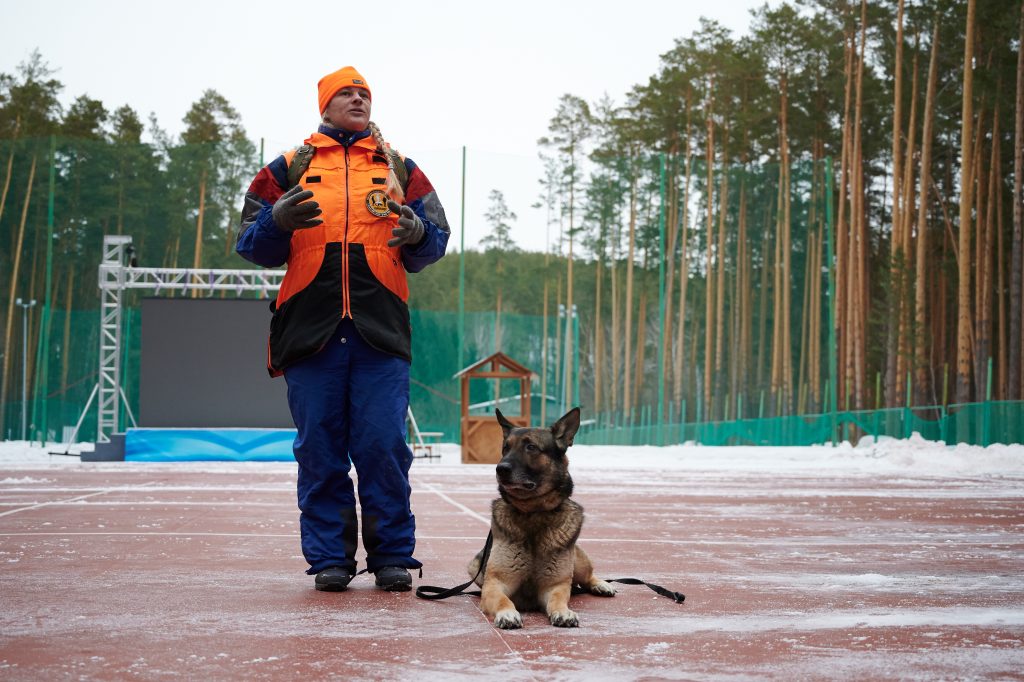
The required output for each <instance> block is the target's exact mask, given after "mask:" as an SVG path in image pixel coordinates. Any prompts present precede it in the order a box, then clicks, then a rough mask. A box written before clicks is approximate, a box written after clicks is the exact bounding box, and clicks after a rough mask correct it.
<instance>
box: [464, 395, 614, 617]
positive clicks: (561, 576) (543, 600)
mask: <svg viewBox="0 0 1024 682" xmlns="http://www.w3.org/2000/svg"><path fill="white" fill-rule="evenodd" d="M495 414H496V415H497V418H498V423H499V424H500V425H501V430H502V433H503V439H502V444H501V461H500V462H499V463H498V466H497V469H496V475H497V479H498V492H499V493H501V499H497V500H494V502H493V503H492V504H491V535H492V538H493V545H492V547H491V553H490V557H489V558H488V560H487V565H486V566H484V567H483V570H482V571H481V570H480V562H481V561H482V559H483V555H484V551H483V550H481V551H480V552H479V553H477V555H476V556H475V557H474V558H473V560H472V561H470V562H469V566H468V567H467V569H468V570H469V575H470V577H471V578H472V579H473V580H474V581H475V582H476V583H477V584H478V585H480V588H481V595H480V600H481V601H480V608H481V609H482V610H483V612H484V613H485V614H486V615H487V616H488V617H490V618H493V619H494V626H495V627H498V628H502V629H505V630H511V629H515V628H521V627H523V619H522V617H521V616H520V615H519V611H518V610H517V609H521V610H524V611H526V610H536V611H543V612H545V613H546V614H547V616H548V619H549V620H550V621H551V624H552V625H557V626H559V627H568V628H573V627H577V626H578V625H579V618H578V617H577V616H576V613H575V612H573V611H572V610H570V609H569V595H570V594H571V593H572V588H573V585H579V586H580V587H582V588H583V589H584V590H587V591H589V592H590V593H592V594H597V595H601V596H603V597H613V596H615V588H614V587H612V586H611V585H609V584H608V583H607V582H605V581H604V580H599V579H598V578H595V577H594V568H593V565H592V564H591V563H590V558H589V557H588V556H587V554H586V552H584V551H583V550H582V549H581V548H580V547H579V546H578V545H577V544H576V539H577V538H578V537H579V535H580V529H581V528H582V526H583V507H581V506H580V505H579V504H577V503H576V502H574V501H572V500H570V499H569V496H570V495H572V478H571V477H570V476H569V460H568V459H567V458H566V456H565V451H566V450H567V449H568V448H569V446H570V445H572V441H573V436H575V435H576V431H577V429H579V427H580V409H579V408H578V407H577V408H573V409H572V410H570V411H569V412H568V414H566V415H565V416H564V417H562V418H561V419H559V420H558V421H557V422H555V423H554V424H552V425H551V427H550V428H546V429H544V428H521V427H517V426H515V425H513V424H511V423H509V421H508V420H507V419H505V417H504V416H503V415H502V414H501V412H500V411H499V410H495Z"/></svg>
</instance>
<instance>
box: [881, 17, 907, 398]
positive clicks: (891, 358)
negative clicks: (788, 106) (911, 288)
mask: <svg viewBox="0 0 1024 682" xmlns="http://www.w3.org/2000/svg"><path fill="white" fill-rule="evenodd" d="M902 132H903V0H899V2H898V4H897V10H896V63H895V65H894V68H893V114H892V234H891V241H890V254H889V255H890V258H891V261H890V264H889V277H890V285H889V296H890V304H891V305H890V308H889V315H888V316H887V319H888V327H889V330H888V331H889V334H888V339H887V343H886V363H885V402H886V405H887V406H889V407H892V406H894V405H896V404H898V402H897V396H896V385H897V384H898V383H899V382H898V381H897V373H898V370H897V364H898V363H897V361H896V356H897V355H898V353H899V351H898V348H899V338H898V336H899V317H900V315H899V311H900V308H901V306H902V295H901V294H902V289H903V288H902V286H900V282H899V279H900V277H901V271H900V265H901V262H902V255H903V254H902V247H903V235H902V234H901V230H900V228H901V226H902V221H901V220H900V217H901V211H900V198H901V197H900V190H901V188H902V185H903V181H902V178H901V177H900V173H901V171H902V170H903V164H902V163H901V156H900V154H901V152H902V145H901V144H900V135H901V134H902Z"/></svg>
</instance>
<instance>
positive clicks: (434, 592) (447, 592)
mask: <svg viewBox="0 0 1024 682" xmlns="http://www.w3.org/2000/svg"><path fill="white" fill-rule="evenodd" d="M493 544H494V535H493V534H492V533H491V532H490V531H488V533H487V542H485V543H484V553H483V556H481V557H480V568H478V569H476V575H474V576H473V579H472V580H470V581H469V582H468V583H462V584H461V585H457V586H455V587H449V588H447V589H446V588H444V587H434V586H433V585H420V586H419V587H417V588H416V596H417V597H419V598H420V599H447V598H448V597H454V596H456V595H459V594H469V595H473V596H476V597H479V596H480V590H471V591H469V592H467V591H466V588H467V587H469V586H470V585H472V584H473V583H475V582H476V579H477V578H479V577H480V574H481V573H482V572H483V570H484V567H485V566H487V560H488V559H490V558H491V545H493Z"/></svg>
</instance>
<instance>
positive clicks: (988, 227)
mask: <svg viewBox="0 0 1024 682" xmlns="http://www.w3.org/2000/svg"><path fill="white" fill-rule="evenodd" d="M995 101H996V104H995V107H994V109H993V115H992V150H991V154H990V158H989V168H988V179H987V181H986V183H985V188H984V190H985V194H986V198H985V222H984V232H983V235H984V238H983V239H982V241H981V242H980V244H979V250H978V260H979V265H980V267H979V271H978V272H979V279H980V282H981V287H980V289H979V291H980V295H979V297H978V314H977V316H978V331H977V334H976V340H977V346H976V348H977V356H978V368H979V370H980V371H979V372H978V376H979V378H981V381H980V382H979V383H978V392H977V395H978V396H979V397H981V396H984V395H986V385H987V382H988V380H989V376H988V362H989V359H990V358H991V357H992V305H993V301H994V298H995V296H994V293H995V287H994V284H993V275H994V270H995V268H994V262H993V256H994V249H995V238H994V236H993V233H994V232H995V227H996V224H995V223H996V221H995V206H996V202H997V201H998V200H999V199H1000V197H999V195H998V194H997V193H996V187H997V186H998V184H999V168H998V166H997V165H996V164H998V163H999V88H998V86H997V88H996V100H995ZM978 146H979V151H980V147H981V146H982V145H981V144H979V145H978ZM978 210H979V212H980V210H981V206H980V204H979V206H978ZM978 222H979V224H981V217H980V216H979V218H978Z"/></svg>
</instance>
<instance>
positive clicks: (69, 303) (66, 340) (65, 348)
mask: <svg viewBox="0 0 1024 682" xmlns="http://www.w3.org/2000/svg"><path fill="white" fill-rule="evenodd" d="M74 284H75V268H74V267H71V265H70V264H69V265H68V281H67V290H68V293H67V296H65V301H64V336H63V342H62V344H61V366H60V392H61V395H63V394H64V393H65V392H66V391H67V388H68V368H69V363H70V360H71V354H70V353H69V350H70V349H71V311H72V310H73V309H74V307H73V303H74V298H75V287H74Z"/></svg>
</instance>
